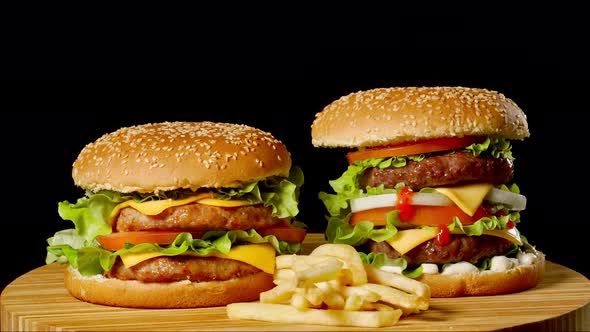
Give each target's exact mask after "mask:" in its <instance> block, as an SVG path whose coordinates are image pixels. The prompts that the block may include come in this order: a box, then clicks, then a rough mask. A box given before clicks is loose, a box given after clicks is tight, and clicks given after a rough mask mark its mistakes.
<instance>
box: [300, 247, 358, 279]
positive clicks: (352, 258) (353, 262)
mask: <svg viewBox="0 0 590 332" xmlns="http://www.w3.org/2000/svg"><path fill="white" fill-rule="evenodd" d="M309 255H310V256H318V255H319V256H332V257H336V258H339V259H340V260H342V262H344V268H347V269H349V270H350V272H351V274H352V275H351V277H352V285H362V284H366V283H367V272H366V271H365V268H364V266H363V261H362V260H361V257H360V256H359V254H358V252H357V251H356V249H354V247H353V246H350V245H347V244H333V243H327V244H322V245H321V246H319V247H317V248H315V249H314V250H313V251H312V252H311V253H310V254H309Z"/></svg>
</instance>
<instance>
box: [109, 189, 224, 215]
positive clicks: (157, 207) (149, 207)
mask: <svg viewBox="0 0 590 332" xmlns="http://www.w3.org/2000/svg"><path fill="white" fill-rule="evenodd" d="M212 195H213V194H211V193H202V194H199V195H195V196H190V197H188V198H184V199H177V200H174V199H161V200H157V201H145V202H136V201H134V200H132V199H130V200H128V201H125V202H123V203H120V204H119V205H117V206H115V208H114V209H113V212H111V218H114V217H115V216H117V215H118V214H119V211H121V209H122V208H125V207H128V206H130V207H132V208H134V209H136V210H137V211H139V212H141V213H143V214H145V215H148V216H155V215H157V214H160V213H162V212H163V211H164V210H166V209H167V208H170V207H173V206H180V205H185V204H189V203H192V202H196V201H198V200H201V199H204V198H209V197H211V196H212Z"/></svg>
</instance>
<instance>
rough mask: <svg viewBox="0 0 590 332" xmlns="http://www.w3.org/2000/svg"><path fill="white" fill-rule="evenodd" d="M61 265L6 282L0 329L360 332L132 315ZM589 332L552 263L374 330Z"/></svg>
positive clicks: (196, 315)
mask: <svg viewBox="0 0 590 332" xmlns="http://www.w3.org/2000/svg"><path fill="white" fill-rule="evenodd" d="M322 243H324V240H323V235H321V234H308V236H307V238H306V241H305V242H304V248H303V253H305V254H306V253H309V252H310V251H311V250H312V249H313V248H315V247H316V246H318V245H319V244H322ZM63 271H64V266H63V265H59V264H50V265H45V266H42V267H39V268H37V269H34V270H32V271H30V272H28V273H26V274H24V275H22V276H20V277H19V278H17V279H15V280H14V281H13V282H12V283H10V284H9V285H8V286H7V287H6V288H5V289H4V290H3V291H2V295H1V297H0V306H1V310H2V316H1V327H2V330H3V331H17V330H18V331H23V330H25V331H41V330H59V331H75V330H76V331H81V330H86V331H105V330H108V331H131V330H142V331H159V330H168V331H185V330H186V331H189V330H190V331H195V330H207V331H211V330H232V331H238V330H244V331H245V330H251V331H272V330H309V331H312V330H313V331H318V330H328V331H359V330H368V329H362V328H356V327H355V328H347V327H341V326H320V325H288V324H279V323H267V322H263V321H253V320H230V319H228V318H227V315H226V311H225V307H216V308H202V309H131V308H118V307H108V306H101V305H95V304H90V303H85V302H81V301H78V300H77V299H75V298H73V297H71V296H70V295H69V293H68V291H67V290H66V289H65V288H64V284H63ZM498 329H508V330H521V329H526V330H532V331H541V330H543V331H546V330H563V331H573V330H586V331H589V330H590V281H589V280H588V279H587V278H585V277H584V276H583V275H581V274H579V273H577V272H575V271H573V270H571V269H568V268H567V267H564V266H561V265H559V264H556V263H552V262H547V264H546V272H545V278H544V280H543V281H542V282H541V283H540V284H539V285H538V286H537V287H535V288H534V289H530V290H527V291H524V292H520V293H515V294H509V295H497V296H480V297H464V298H454V299H431V302H430V308H429V310H427V311H424V312H422V313H420V314H416V315H411V316H408V317H404V318H402V319H401V320H400V321H399V322H398V323H397V324H396V325H395V326H392V327H387V328H380V330H405V331H435V330H447V331H448V330H451V331H464V330H468V331H490V330H498Z"/></svg>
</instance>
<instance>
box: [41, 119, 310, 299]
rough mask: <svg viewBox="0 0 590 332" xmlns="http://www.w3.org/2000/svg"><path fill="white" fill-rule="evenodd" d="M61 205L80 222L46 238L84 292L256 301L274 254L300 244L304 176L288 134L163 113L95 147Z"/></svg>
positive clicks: (53, 256) (84, 155) (76, 289)
mask: <svg viewBox="0 0 590 332" xmlns="http://www.w3.org/2000/svg"><path fill="white" fill-rule="evenodd" d="M72 177H73V179H74V182H75V184H76V185H77V186H79V187H81V188H83V189H85V190H86V195H85V197H82V198H80V199H78V200H77V202H75V203H70V202H68V201H64V202H61V203H59V208H58V211H59V215H60V216H61V218H62V219H64V220H69V221H71V222H73V224H74V228H73V229H67V230H62V231H58V232H57V233H56V234H55V235H54V236H53V237H51V238H49V239H48V243H49V246H48V247H47V260H46V262H47V263H48V264H49V263H52V262H55V261H58V262H64V263H67V264H68V268H67V269H66V272H65V285H66V287H67V289H68V290H69V292H70V293H71V294H72V295H73V296H74V297H76V298H78V299H80V300H83V301H87V302H93V303H98V304H105V305H112V306H124V307H143V308H189V307H208V306H221V305H225V304H228V303H232V302H242V301H252V300H257V299H258V297H259V294H260V292H263V291H266V290H269V289H270V288H273V287H274V286H275V285H274V284H273V272H274V264H275V255H281V254H294V253H298V252H300V248H301V242H302V241H303V239H304V237H305V235H306V231H305V225H304V224H303V223H301V222H299V221H297V220H295V218H294V217H295V216H296V215H297V214H298V212H299V210H298V196H299V191H300V187H301V185H302V184H303V173H302V172H301V169H300V168H298V167H297V166H294V165H293V166H292V164H291V156H290V153H289V152H288V150H287V148H286V147H285V145H284V144H283V143H281V142H280V141H279V140H277V139H276V138H274V137H273V136H272V135H271V134H270V133H267V132H264V131H262V130H259V129H256V128H252V127H249V126H246V125H237V124H229V123H214V122H165V123H154V124H145V125H138V126H132V127H127V128H121V129H119V130H117V131H115V132H112V133H109V134H106V135H104V136H102V137H100V138H99V139H98V140H96V141H95V142H93V143H90V144H88V145H87V146H86V147H84V149H83V150H82V151H81V152H80V154H79V156H78V158H77V159H76V160H75V162H74V164H73V170H72Z"/></svg>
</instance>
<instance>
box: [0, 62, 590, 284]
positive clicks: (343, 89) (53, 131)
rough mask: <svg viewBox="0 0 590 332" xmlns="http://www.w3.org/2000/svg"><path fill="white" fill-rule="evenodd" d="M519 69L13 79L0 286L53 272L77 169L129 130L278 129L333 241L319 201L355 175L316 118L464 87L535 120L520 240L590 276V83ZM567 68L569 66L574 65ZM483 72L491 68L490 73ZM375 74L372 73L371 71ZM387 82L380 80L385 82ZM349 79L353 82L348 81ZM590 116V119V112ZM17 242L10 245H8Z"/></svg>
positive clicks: (547, 70)
mask: <svg viewBox="0 0 590 332" xmlns="http://www.w3.org/2000/svg"><path fill="white" fill-rule="evenodd" d="M563 61H564V60H560V62H557V63H546V62H536V63H528V65H527V67H526V70H525V69H523V67H521V66H520V63H515V64H513V66H512V67H510V68H506V67H499V66H498V67H497V68H495V67H490V66H489V65H486V66H482V67H476V66H471V65H467V64H463V65H462V66H455V65H451V64H441V65H440V66H433V65H431V66H420V65H410V64H408V65H407V66H403V65H400V66H399V68H401V69H391V70H389V71H385V70H381V71H379V72H378V73H376V75H375V76H377V77H376V78H375V77H371V78H367V77H358V76H357V77H354V75H351V76H350V77H345V73H344V72H342V73H341V75H340V77H334V76H331V75H326V76H323V75H321V74H319V73H320V72H318V75H316V76H314V77H313V78H306V77H301V76H299V77H298V79H295V78H294V79H285V78H282V79H279V78H268V77H267V78H266V79H255V77H256V76H255V75H251V76H246V77H243V76H242V77H241V78H240V77H218V78H217V79H215V80H213V79H211V80H209V79H199V80H182V81H176V80H162V81H160V80H141V81H113V80H105V81H50V80H45V81H12V82H9V84H6V86H5V88H4V89H3V90H2V91H3V99H2V104H3V109H4V111H5V112H6V113H5V114H10V116H11V117H10V118H9V117H6V118H5V119H4V120H2V127H3V133H2V150H3V151H2V155H3V164H4V165H3V166H4V168H3V169H4V179H3V181H7V182H5V184H4V186H3V188H4V190H3V193H2V195H3V197H2V198H3V199H2V202H3V203H4V204H3V205H4V206H3V208H2V211H3V218H2V219H3V220H2V234H3V240H4V241H5V242H4V243H5V244H4V246H3V248H4V250H3V254H2V266H3V268H2V270H3V271H4V272H3V273H2V274H1V277H0V288H3V287H4V286H6V285H7V284H8V283H9V282H11V281H12V280H14V279H15V278H17V277H18V276H20V275H22V274H24V273H26V272H28V271H30V270H32V269H34V268H37V267H39V266H41V265H43V264H44V260H45V254H46V252H45V246H46V239H47V238H48V237H50V236H52V235H53V233H54V232H55V231H57V230H61V229H65V228H70V226H71V222H69V221H68V222H66V221H62V220H61V219H60V218H59V216H58V214H57V203H58V202H59V201H62V200H70V201H74V200H76V199H77V198H79V197H81V196H82V195H83V191H82V190H81V189H80V188H77V187H75V186H74V185H73V181H72V178H71V165H72V163H73V161H74V160H75V158H76V156H77V154H78V152H79V151H80V150H81V149H82V148H83V147H84V145H85V144H87V143H89V142H91V141H94V140H95V139H97V138H98V137H100V136H101V135H102V134H104V133H106V132H110V131H113V130H116V129H118V128H120V127H122V126H128V125H135V124H142V123H148V122H159V121H176V120H184V121H202V120H210V121H222V122H233V123H242V124H247V125H251V126H254V127H258V128H260V129H263V130H266V131H270V132H272V133H273V134H274V136H275V137H277V138H278V139H280V140H282V141H283V142H284V143H285V144H286V145H287V147H288V148H289V150H290V151H291V154H292V159H293V161H294V163H295V164H298V165H300V166H301V167H302V169H303V171H304V174H305V185H304V187H303V189H302V196H301V204H300V211H301V213H300V215H299V217H298V219H300V220H301V221H303V222H305V223H306V224H307V225H308V226H309V227H310V229H311V231H313V232H322V231H323V227H324V207H323V205H322V203H321V202H320V201H319V200H318V199H317V193H318V191H321V190H324V191H326V190H330V188H329V186H328V180H331V179H334V178H337V177H339V176H340V174H341V173H342V172H343V171H344V170H345V168H346V165H347V163H346V160H345V158H344V151H343V150H339V149H326V148H322V149H318V148H314V147H313V146H312V145H311V136H310V125H311V123H312V121H313V119H314V115H315V114H316V113H317V112H319V111H321V110H322V108H323V107H324V106H326V105H328V104H329V103H330V102H332V101H333V100H335V99H337V98H338V97H340V96H342V95H346V94H349V93H351V92H356V91H358V90H364V89H370V88H377V87H390V86H424V85H427V86H434V85H462V86H469V87H481V88H489V89H493V90H497V91H500V92H502V93H504V94H505V95H506V96H508V97H510V98H512V99H513V100H514V101H515V102H516V103H517V104H518V105H519V106H520V107H521V108H522V109H523V110H524V111H525V113H526V114H527V116H528V122H529V128H530V132H531V137H530V138H528V139H526V140H524V141H517V142H515V143H514V144H513V146H514V147H513V155H514V156H515V157H516V160H515V167H516V178H515V182H516V183H517V184H518V185H519V186H520V188H521V193H522V194H524V195H526V196H527V198H528V204H527V209H526V210H525V211H523V212H522V213H521V217H522V221H521V224H519V229H520V231H521V232H522V233H523V234H524V235H525V236H526V237H527V238H528V239H529V242H531V243H532V244H533V245H536V247H537V249H539V250H541V251H543V252H544V253H545V254H546V255H547V258H548V259H549V260H550V261H553V262H557V263H559V264H562V265H565V266H567V267H570V268H572V269H574V270H576V271H578V272H580V273H583V274H584V275H585V276H587V277H590V267H589V266H588V264H587V261H588V260H587V253H588V250H587V247H586V246H585V242H586V241H587V239H588V229H589V228H588V223H590V220H589V218H588V209H587V206H588V198H587V197H588V194H587V191H588V181H587V179H588V168H587V163H586V162H585V161H584V160H583V158H585V157H584V155H585V152H586V151H587V146H588V141H587V137H588V135H587V134H586V131H587V130H588V129H587V128H588V126H587V124H586V122H585V118H584V117H583V114H584V112H586V111H587V98H588V94H589V93H588V90H587V87H588V84H587V83H586V82H585V80H584V77H583V76H580V72H579V69H580V67H575V66H568V65H567V61H565V62H563ZM564 63H565V65H564ZM482 68H483V69H482ZM369 72H370V71H369ZM377 74H378V75H377ZM341 77H345V78H341ZM586 113H587V112H586ZM6 243H8V244H6Z"/></svg>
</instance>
